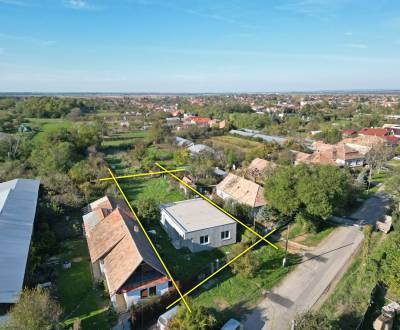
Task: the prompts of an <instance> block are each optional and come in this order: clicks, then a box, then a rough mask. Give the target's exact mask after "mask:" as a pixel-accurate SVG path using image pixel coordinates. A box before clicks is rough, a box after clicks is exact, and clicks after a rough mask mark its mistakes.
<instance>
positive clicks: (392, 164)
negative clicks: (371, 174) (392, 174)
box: [387, 159, 400, 168]
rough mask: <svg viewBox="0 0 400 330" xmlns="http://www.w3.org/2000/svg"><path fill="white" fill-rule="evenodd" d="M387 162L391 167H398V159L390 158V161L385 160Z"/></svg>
mask: <svg viewBox="0 0 400 330" xmlns="http://www.w3.org/2000/svg"><path fill="white" fill-rule="evenodd" d="M387 164H388V165H389V166H391V167H393V168H399V167H400V160H397V159H391V160H390V161H388V162H387Z"/></svg>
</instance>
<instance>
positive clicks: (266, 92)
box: [0, 88, 400, 96]
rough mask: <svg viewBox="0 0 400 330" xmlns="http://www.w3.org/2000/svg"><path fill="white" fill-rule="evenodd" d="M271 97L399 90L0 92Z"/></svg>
mask: <svg viewBox="0 0 400 330" xmlns="http://www.w3.org/2000/svg"><path fill="white" fill-rule="evenodd" d="M263 94H265V95H271V94H400V88H398V89H396V88H394V89H391V88H375V89H368V88H365V89H357V88H356V89H319V90H318V89H316V90H281V91H225V92H223V91H222V92H180V91H176V92H157V91H149V92H127V91H109V92H96V91H86V92H73V91H59V92H38V91H30V92H29V91H22V92H16V91H9V92H3V91H0V96H36V95H38V96H47V95H51V96H57V95H60V96H75V95H76V96H85V95H104V96H107V95H134V96H141V95H161V96H168V95H171V96H190V95H198V96H207V95H216V96H217V95H263Z"/></svg>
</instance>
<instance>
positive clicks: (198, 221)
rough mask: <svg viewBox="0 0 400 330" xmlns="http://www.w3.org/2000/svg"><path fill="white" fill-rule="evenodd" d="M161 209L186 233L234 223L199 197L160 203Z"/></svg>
mask: <svg viewBox="0 0 400 330" xmlns="http://www.w3.org/2000/svg"><path fill="white" fill-rule="evenodd" d="M161 211H164V212H167V213H168V214H169V215H170V216H171V217H172V218H173V220H174V221H175V223H176V224H177V225H178V226H179V227H180V228H182V230H183V231H184V232H186V233H188V232H192V231H197V230H202V229H207V228H212V227H217V226H223V225H229V224H231V223H235V221H234V220H232V219H231V218H230V217H228V216H227V215H226V214H225V213H223V212H221V211H220V210H218V209H217V208H216V207H214V206H212V205H211V204H210V203H208V202H206V201H205V200H204V199H201V198H195V199H189V200H185V201H181V202H176V203H170V204H165V205H161Z"/></svg>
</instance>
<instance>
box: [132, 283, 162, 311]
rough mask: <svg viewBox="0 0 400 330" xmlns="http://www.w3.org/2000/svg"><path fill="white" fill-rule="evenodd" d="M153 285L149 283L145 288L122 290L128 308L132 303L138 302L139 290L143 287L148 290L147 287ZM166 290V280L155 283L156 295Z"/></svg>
mask: <svg viewBox="0 0 400 330" xmlns="http://www.w3.org/2000/svg"><path fill="white" fill-rule="evenodd" d="M153 286H154V285H149V286H148V287H145V288H143V287H142V288H140V289H137V290H131V291H128V292H124V298H125V302H126V306H127V308H128V309H129V308H130V307H131V306H132V305H133V304H136V303H138V302H139V301H140V300H141V298H140V292H141V291H142V290H143V289H146V290H149V288H151V287H153ZM167 291H168V281H165V282H163V283H161V284H158V285H156V295H157V296H161V295H162V294H163V293H165V292H167Z"/></svg>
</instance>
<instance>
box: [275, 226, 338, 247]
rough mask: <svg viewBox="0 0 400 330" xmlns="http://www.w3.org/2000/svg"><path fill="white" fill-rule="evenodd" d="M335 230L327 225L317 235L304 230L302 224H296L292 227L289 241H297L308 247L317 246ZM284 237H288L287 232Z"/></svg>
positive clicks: (283, 234)
mask: <svg viewBox="0 0 400 330" xmlns="http://www.w3.org/2000/svg"><path fill="white" fill-rule="evenodd" d="M334 230H335V227H333V226H330V225H329V224H326V225H324V226H323V228H321V229H320V231H318V232H316V233H308V232H306V231H305V230H304V226H303V225H302V224H300V223H294V224H292V225H290V230H289V239H292V240H295V241H296V242H298V243H300V244H304V245H306V246H316V245H318V244H319V243H320V242H321V241H322V240H323V239H324V238H325V237H327V236H328V235H329V234H330V233H332V232H333V231H334ZM282 237H286V232H284V233H282Z"/></svg>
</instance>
